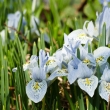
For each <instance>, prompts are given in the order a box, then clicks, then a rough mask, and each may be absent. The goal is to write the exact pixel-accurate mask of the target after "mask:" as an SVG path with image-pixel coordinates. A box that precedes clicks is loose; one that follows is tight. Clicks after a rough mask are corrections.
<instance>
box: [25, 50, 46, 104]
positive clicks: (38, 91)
mask: <svg viewBox="0 0 110 110" xmlns="http://www.w3.org/2000/svg"><path fill="white" fill-rule="evenodd" d="M47 60H48V56H45V52H44V51H43V50H40V52H39V65H36V66H34V67H32V68H31V74H32V80H31V81H30V82H29V83H28V84H27V86H26V94H27V96H28V97H29V98H30V99H31V100H32V101H33V102H35V103H37V102H39V101H41V100H42V99H43V97H44V95H45V94H46V91H47V82H46V71H45V63H46V61H47Z"/></svg>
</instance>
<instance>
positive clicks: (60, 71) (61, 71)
mask: <svg viewBox="0 0 110 110" xmlns="http://www.w3.org/2000/svg"><path fill="white" fill-rule="evenodd" d="M67 75H68V71H67V69H58V70H56V71H55V72H53V73H52V74H51V75H50V76H49V78H48V80H53V79H54V78H56V77H58V76H67Z"/></svg>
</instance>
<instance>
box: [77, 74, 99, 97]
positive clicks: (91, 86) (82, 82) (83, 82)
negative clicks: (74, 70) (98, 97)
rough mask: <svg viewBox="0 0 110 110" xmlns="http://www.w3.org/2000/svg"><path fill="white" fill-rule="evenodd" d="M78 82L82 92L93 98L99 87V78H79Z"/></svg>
mask: <svg viewBox="0 0 110 110" xmlns="http://www.w3.org/2000/svg"><path fill="white" fill-rule="evenodd" d="M77 82H78V85H79V87H80V88H81V89H82V90H84V91H85V92H87V94H88V95H89V96H90V97H93V95H94V91H95V89H96V88H97V85H98V78H97V77H96V76H94V75H93V76H91V77H90V78H84V79H81V78H79V79H78V81H77Z"/></svg>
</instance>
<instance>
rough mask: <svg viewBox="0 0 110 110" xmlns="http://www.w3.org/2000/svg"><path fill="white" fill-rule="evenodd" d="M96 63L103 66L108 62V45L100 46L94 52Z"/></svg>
mask: <svg viewBox="0 0 110 110" xmlns="http://www.w3.org/2000/svg"><path fill="white" fill-rule="evenodd" d="M93 54H94V57H95V60H96V63H97V64H98V65H99V66H101V65H103V64H105V63H106V62H107V59H108V57H109V56H110V48H108V47H104V46H102V47H99V48H97V49H96V50H94V52H93Z"/></svg>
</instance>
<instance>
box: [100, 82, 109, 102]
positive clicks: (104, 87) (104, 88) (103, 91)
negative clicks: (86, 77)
mask: <svg viewBox="0 0 110 110" xmlns="http://www.w3.org/2000/svg"><path fill="white" fill-rule="evenodd" d="M99 95H100V96H101V98H102V99H105V100H106V101H107V102H108V100H109V96H110V83H107V82H105V81H102V82H101V84H100V86H99Z"/></svg>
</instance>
